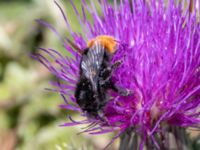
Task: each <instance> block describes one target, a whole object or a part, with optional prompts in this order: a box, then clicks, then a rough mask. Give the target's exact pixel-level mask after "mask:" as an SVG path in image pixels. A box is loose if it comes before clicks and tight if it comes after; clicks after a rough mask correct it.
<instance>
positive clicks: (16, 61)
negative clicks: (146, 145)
mask: <svg viewBox="0 0 200 150" xmlns="http://www.w3.org/2000/svg"><path fill="white" fill-rule="evenodd" d="M57 1H58V2H59V0H57ZM111 1H112V0H111ZM73 2H74V3H75V5H76V7H77V8H78V9H79V10H80V9H81V5H80V0H73ZM59 4H60V5H61V7H62V8H63V9H64V11H65V12H66V14H67V17H68V18H69V21H70V24H71V25H72V28H73V30H74V31H77V32H81V30H80V27H79V24H78V21H77V19H75V18H76V17H75V13H74V12H73V9H72V7H71V4H70V3H69V0H62V1H61V2H59ZM35 19H43V20H46V21H48V22H50V23H51V24H52V25H53V26H54V27H55V28H57V29H58V31H59V32H60V33H62V35H63V36H68V35H69V33H68V32H67V31H66V28H65V24H64V20H63V17H62V15H61V13H60V11H59V9H58V8H57V7H56V5H55V3H54V2H53V0H0V150H14V149H16V150H62V149H65V150H93V149H95V150H100V149H102V148H104V146H105V145H106V144H107V143H108V142H109V141H110V139H111V137H112V135H110V134H109V135H102V136H100V135H98V136H92V135H88V134H86V133H85V134H81V135H77V133H78V132H80V131H81V127H78V126H76V127H59V125H60V124H62V123H64V122H66V121H67V114H71V115H72V116H73V117H74V118H76V119H79V118H78V115H77V114H76V113H74V112H72V111H67V110H61V109H60V108H59V107H58V105H59V104H62V103H63V100H62V98H61V97H60V96H59V95H58V94H56V93H51V92H48V91H46V90H44V89H45V88H47V87H48V88H49V87H50V84H49V80H51V79H53V76H52V75H51V73H50V72H49V71H48V70H47V69H46V68H44V67H43V65H41V64H40V63H38V62H37V61H36V60H33V59H32V58H31V57H30V56H29V54H30V53H35V52H37V51H38V48H39V47H44V48H53V49H57V50H59V51H60V52H61V53H62V54H64V55H67V51H66V50H65V49H64V48H63V47H62V43H61V42H60V41H59V40H58V38H57V37H56V35H55V34H54V33H53V32H52V31H50V30H49V29H47V28H46V27H44V26H41V25H40V24H38V23H36V22H35ZM195 134H196V135H198V133H197V132H196V131H194V132H193V134H192V136H196V135H195ZM118 143H119V140H117V141H116V142H115V143H114V144H112V146H110V148H109V149H110V150H115V149H117V147H118Z"/></svg>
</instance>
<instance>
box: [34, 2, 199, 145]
mask: <svg viewBox="0 0 200 150" xmlns="http://www.w3.org/2000/svg"><path fill="white" fill-rule="evenodd" d="M191 2H193V4H192V3H189V2H186V1H178V2H177V3H174V0H169V1H168V2H167V3H164V1H163V0H158V1H153V0H148V1H140V0H132V1H129V0H124V1H121V2H120V3H119V4H118V3H117V1H116V0H114V5H111V4H109V3H108V2H107V1H106V0H102V1H98V3H99V6H100V8H101V13H100V14H98V11H97V8H96V6H95V5H94V2H93V1H92V0H91V1H90V5H88V4H87V3H86V2H85V1H84V0H81V6H82V14H79V12H78V10H77V9H76V7H75V6H74V4H73V2H72V1H71V4H72V6H73V8H74V13H76V15H77V18H78V20H79V22H80V26H81V29H82V31H83V33H84V34H79V33H76V32H73V31H72V29H71V27H70V24H69V22H68V20H67V18H66V16H65V14H64V12H63V10H62V9H61V7H60V6H59V5H58V4H57V3H56V4H57V5H58V7H59V8H60V10H61V12H62V15H63V17H64V21H65V23H66V26H67V30H68V31H69V33H70V34H71V37H72V38H73V41H74V43H76V44H77V46H78V47H79V48H80V49H84V48H85V47H86V45H87V41H88V40H90V39H93V38H95V37H96V36H98V35H110V36H113V37H115V38H116V39H117V40H118V41H119V43H121V44H122V45H123V46H120V47H119V48H118V50H117V52H116V54H115V55H114V57H113V60H112V63H114V62H115V61H117V60H122V62H123V63H122V64H121V65H120V66H119V67H118V68H117V69H116V70H115V71H114V73H113V81H114V82H115V84H117V85H118V86H120V87H123V88H126V89H129V90H131V91H132V92H133V95H132V96H127V97H122V96H120V95H119V94H117V93H114V92H110V93H109V95H110V99H109V101H108V103H107V104H106V107H105V109H104V114H105V117H106V118H107V121H102V120H100V119H98V118H97V119H91V118H87V117H86V116H85V114H84V113H83V112H82V111H81V109H80V108H79V107H78V105H77V103H76V99H75V98H74V94H73V93H74V89H75V87H76V83H77V80H78V78H79V63H80V58H81V56H80V54H79V53H78V52H77V51H76V50H75V49H74V47H72V46H71V45H70V43H69V42H68V40H62V42H63V45H64V47H65V48H66V50H67V51H68V52H70V53H71V55H72V57H66V56H62V55H61V54H60V53H59V52H58V51H55V50H52V49H42V50H43V51H44V52H46V53H47V54H48V55H49V56H50V57H52V58H53V60H54V62H53V63H51V62H50V61H49V60H48V59H47V58H46V57H44V56H42V55H40V54H38V55H37V56H38V58H39V60H40V61H41V62H42V63H43V64H44V65H45V66H46V67H47V68H48V69H49V70H50V71H51V72H52V73H53V74H54V75H55V76H56V77H57V78H58V79H59V82H52V84H53V85H54V86H55V87H56V88H55V91H57V92H59V93H60V95H61V96H62V97H63V99H64V102H65V103H64V104H63V105H61V107H62V108H66V109H70V110H74V111H78V112H79V113H80V114H81V115H82V116H83V117H84V116H85V120H82V121H75V120H73V119H72V118H71V117H69V118H70V120H71V122H70V123H65V124H64V126H70V125H79V124H88V129H86V130H85V131H84V132H89V133H90V134H101V133H106V132H112V131H114V130H117V131H118V134H117V135H116V137H118V136H119V135H121V134H122V133H124V132H125V131H126V130H127V129H132V130H131V131H132V132H135V133H136V134H138V135H139V136H140V138H141V140H140V149H142V148H143V147H144V146H145V145H147V141H148V140H149V141H150V142H151V143H152V142H153V143H154V144H155V145H156V146H157V147H162V144H160V143H159V140H158V139H157V137H158V138H162V137H163V136H164V137H165V134H163V133H165V132H166V131H167V130H169V128H170V127H181V128H186V127H194V128H199V124H200V24H199V21H198V19H199V10H198V9H196V7H195V6H197V4H198V3H197V2H196V1H191ZM185 6H186V7H185ZM192 6H193V9H192ZM86 11H88V12H89V14H90V15H91V16H92V19H93V23H91V22H89V21H88V20H87V17H86V15H85V14H86ZM81 16H82V17H81ZM39 22H40V23H42V24H44V25H46V26H47V27H49V28H50V29H52V30H53V31H54V32H55V33H56V34H57V35H58V36H59V37H61V36H60V34H59V33H58V32H57V31H56V30H55V29H54V28H53V27H52V26H51V25H49V24H47V23H46V22H44V21H41V20H39ZM66 39H67V38H66ZM53 64H54V65H53ZM55 64H56V65H55ZM55 66H57V67H55ZM116 137H115V138H116ZM115 138H113V139H115ZM161 143H162V142H161Z"/></svg>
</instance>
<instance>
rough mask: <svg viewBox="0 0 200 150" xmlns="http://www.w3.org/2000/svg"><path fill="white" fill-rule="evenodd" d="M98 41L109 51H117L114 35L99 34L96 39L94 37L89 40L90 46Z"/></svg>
mask: <svg viewBox="0 0 200 150" xmlns="http://www.w3.org/2000/svg"><path fill="white" fill-rule="evenodd" d="M96 41H98V42H99V43H100V44H101V45H102V46H104V47H105V48H106V49H107V50H108V52H109V53H111V54H113V53H115V51H116V45H117V43H116V40H115V39H114V37H112V36H108V35H100V36H97V37H96V38H95V39H92V40H91V41H89V42H88V47H89V48H90V47H92V46H93V44H94V43H95V42H96Z"/></svg>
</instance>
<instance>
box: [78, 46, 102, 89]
mask: <svg viewBox="0 0 200 150" xmlns="http://www.w3.org/2000/svg"><path fill="white" fill-rule="evenodd" d="M104 52H105V49H104V47H103V46H101V44H100V43H98V42H95V43H94V45H93V46H92V47H91V48H89V50H88V52H87V54H85V55H83V57H82V61H81V69H82V72H83V74H84V75H85V77H86V78H87V79H89V80H90V81H91V83H92V85H93V87H94V90H96V89H97V80H98V76H99V70H100V68H101V64H102V61H103V57H104Z"/></svg>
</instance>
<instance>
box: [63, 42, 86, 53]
mask: <svg viewBox="0 0 200 150" xmlns="http://www.w3.org/2000/svg"><path fill="white" fill-rule="evenodd" d="M67 42H68V43H69V44H70V45H71V46H72V47H73V48H74V49H75V50H77V51H78V53H79V54H81V55H82V53H83V51H82V50H81V49H80V48H79V47H78V46H77V45H76V44H75V43H74V42H72V41H71V40H70V39H68V38H67Z"/></svg>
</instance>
